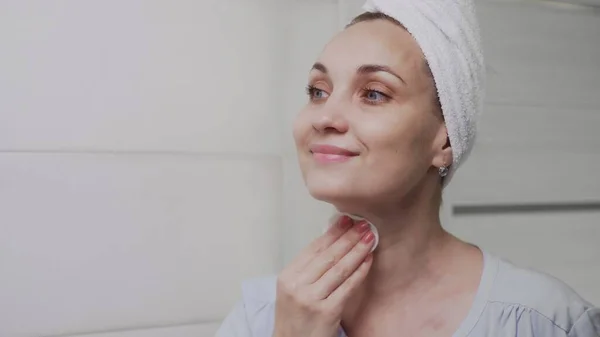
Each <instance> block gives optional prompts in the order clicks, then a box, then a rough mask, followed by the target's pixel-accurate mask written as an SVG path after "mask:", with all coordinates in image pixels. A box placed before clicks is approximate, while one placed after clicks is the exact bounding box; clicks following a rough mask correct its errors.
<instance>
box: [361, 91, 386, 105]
mask: <svg viewBox="0 0 600 337" xmlns="http://www.w3.org/2000/svg"><path fill="white" fill-rule="evenodd" d="M363 99H364V100H365V101H366V102H367V103H369V104H377V103H385V102H387V101H389V99H390V96H389V95H386V94H384V93H383V92H381V91H378V90H373V89H364V90H363Z"/></svg>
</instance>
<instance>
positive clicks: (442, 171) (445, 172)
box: [438, 166, 449, 178]
mask: <svg viewBox="0 0 600 337" xmlns="http://www.w3.org/2000/svg"><path fill="white" fill-rule="evenodd" d="M448 171H449V170H448V168H447V167H446V166H440V168H439V169H438V173H439V174H440V177H442V178H443V177H445V176H447V175H448Z"/></svg>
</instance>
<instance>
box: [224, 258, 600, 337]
mask: <svg viewBox="0 0 600 337" xmlns="http://www.w3.org/2000/svg"><path fill="white" fill-rule="evenodd" d="M483 255H484V267H483V273H482V277H481V281H480V285H479V289H478V291H477V294H476V296H475V300H474V302H473V306H472V307H471V309H470V311H469V313H468V315H467V317H466V318H465V319H464V321H463V322H462V323H461V325H460V327H459V328H458V330H457V331H456V332H455V333H454V334H453V336H452V337H467V336H468V337H517V336H518V337H559V336H560V337H600V308H597V307H594V306H593V305H592V304H590V303H588V302H586V301H585V300H583V299H582V298H581V297H580V296H579V295H578V294H577V293H576V292H575V291H573V290H572V289H571V288H570V287H569V286H567V285H566V284H565V283H563V282H561V281H559V280H557V279H555V278H553V277H551V276H549V275H546V274H543V273H540V272H536V271H532V270H528V269H523V268H519V267H516V266H515V265H513V264H511V263H510V262H508V261H506V260H503V259H500V258H497V257H495V256H492V255H490V254H488V253H485V252H484V254H483ZM275 283H276V278H275V277H268V278H262V279H256V280H251V281H247V282H245V283H244V284H243V285H242V294H243V296H242V299H241V300H240V301H239V302H238V303H237V304H236V306H235V307H234V308H233V310H232V311H231V312H230V313H229V315H228V316H227V317H226V318H225V320H224V321H223V323H222V325H221V327H220V329H219V331H218V332H217V337H271V335H272V333H273V326H274V311H275V290H276V289H275ZM598 286H599V287H600V285H598ZM339 336H340V337H345V336H346V334H345V333H344V331H343V330H342V329H341V328H340V332H339Z"/></svg>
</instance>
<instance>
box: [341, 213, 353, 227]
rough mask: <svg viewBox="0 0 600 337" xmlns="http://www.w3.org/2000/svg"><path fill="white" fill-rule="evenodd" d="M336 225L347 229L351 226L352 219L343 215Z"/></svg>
mask: <svg viewBox="0 0 600 337" xmlns="http://www.w3.org/2000/svg"><path fill="white" fill-rule="evenodd" d="M338 226H339V228H340V229H348V228H350V227H351V226H352V219H350V218H349V217H347V216H345V215H343V216H341V217H340V219H339V220H338Z"/></svg>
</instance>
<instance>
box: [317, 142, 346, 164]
mask: <svg viewBox="0 0 600 337" xmlns="http://www.w3.org/2000/svg"><path fill="white" fill-rule="evenodd" d="M310 152H311V153H312V155H313V158H314V159H315V160H316V161H317V162H321V163H340V162H345V161H348V160H350V159H352V157H356V156H358V153H357V152H353V151H350V150H348V149H345V148H342V147H338V146H334V145H324V144H315V145H311V146H310Z"/></svg>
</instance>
